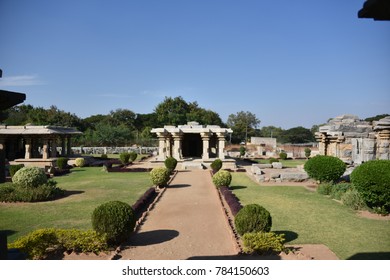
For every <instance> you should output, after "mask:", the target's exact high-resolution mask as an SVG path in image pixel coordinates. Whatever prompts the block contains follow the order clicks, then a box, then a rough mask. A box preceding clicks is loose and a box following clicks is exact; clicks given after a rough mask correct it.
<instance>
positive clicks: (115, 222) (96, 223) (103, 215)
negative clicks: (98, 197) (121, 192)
mask: <svg viewBox="0 0 390 280" xmlns="http://www.w3.org/2000/svg"><path fill="white" fill-rule="evenodd" d="M135 222H136V220H135V214H134V210H133V208H131V206H130V205H128V204H127V203H124V202H121V201H109V202H106V203H103V204H101V205H100V206H98V207H96V208H95V210H94V211H93V213H92V227H93V229H94V230H96V232H97V233H99V234H104V235H105V236H106V239H107V243H108V244H120V243H121V242H124V241H126V239H127V238H128V237H129V236H130V234H131V233H132V232H133V229H134V226H135Z"/></svg>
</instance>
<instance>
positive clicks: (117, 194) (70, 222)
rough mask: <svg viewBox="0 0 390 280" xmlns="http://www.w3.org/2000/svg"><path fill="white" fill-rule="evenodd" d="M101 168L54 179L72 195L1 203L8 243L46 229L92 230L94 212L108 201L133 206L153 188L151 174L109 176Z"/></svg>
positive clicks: (1, 219) (0, 214)
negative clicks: (31, 232) (24, 201)
mask: <svg viewBox="0 0 390 280" xmlns="http://www.w3.org/2000/svg"><path fill="white" fill-rule="evenodd" d="M101 170H102V168H101V167H88V168H73V169H72V173H71V174H69V175H67V176H62V177H55V180H56V181H57V182H58V187H60V188H62V189H64V190H66V191H68V193H69V195H68V196H67V197H65V198H61V199H58V200H55V201H48V202H37V203H0V230H5V231H8V232H9V233H12V234H11V235H9V236H8V241H9V242H12V241H14V240H15V239H16V238H17V237H20V236H22V235H25V234H26V233H28V232H30V231H32V230H35V229H39V228H45V227H58V228H78V229H90V228H91V227H92V226H91V214H92V212H93V210H94V209H95V208H96V207H97V206H98V205H100V204H101V203H104V202H106V201H110V200H120V201H124V202H126V203H129V204H130V205H132V204H133V203H134V202H135V201H136V200H137V199H138V198H139V197H140V196H141V195H142V194H143V193H144V192H145V191H146V190H147V189H148V188H149V187H151V186H152V182H151V180H150V176H149V173H147V172H144V173H133V172H131V173H106V172H103V171H101Z"/></svg>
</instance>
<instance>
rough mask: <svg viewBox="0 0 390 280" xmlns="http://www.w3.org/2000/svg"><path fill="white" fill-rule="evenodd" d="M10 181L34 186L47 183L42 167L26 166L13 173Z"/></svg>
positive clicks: (27, 186)
mask: <svg viewBox="0 0 390 280" xmlns="http://www.w3.org/2000/svg"><path fill="white" fill-rule="evenodd" d="M12 182H13V183H14V184H15V185H18V186H21V187H25V188H36V187H38V186H40V185H43V184H46V183H47V176H46V174H45V171H43V169H42V168H39V167H34V166H26V167H23V168H22V169H19V170H18V171H17V172H16V173H15V174H14V176H13V177H12Z"/></svg>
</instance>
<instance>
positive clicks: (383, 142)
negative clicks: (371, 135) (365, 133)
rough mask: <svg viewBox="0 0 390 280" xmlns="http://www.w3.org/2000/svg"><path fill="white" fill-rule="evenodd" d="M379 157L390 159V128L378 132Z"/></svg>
mask: <svg viewBox="0 0 390 280" xmlns="http://www.w3.org/2000/svg"><path fill="white" fill-rule="evenodd" d="M377 139H378V154H377V158H378V159H390V130H382V131H380V132H379V133H378V136H377Z"/></svg>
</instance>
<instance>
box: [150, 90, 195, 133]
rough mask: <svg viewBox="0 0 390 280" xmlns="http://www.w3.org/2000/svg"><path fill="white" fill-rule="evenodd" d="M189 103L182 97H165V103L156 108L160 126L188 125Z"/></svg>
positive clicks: (155, 111)
mask: <svg viewBox="0 0 390 280" xmlns="http://www.w3.org/2000/svg"><path fill="white" fill-rule="evenodd" d="M188 112H189V105H188V103H187V102H186V101H185V100H184V99H183V98H182V97H181V96H178V97H175V98H172V97H165V99H164V101H163V102H161V103H160V104H158V105H157V106H156V108H155V109H154V113H155V114H156V115H157V122H158V124H159V125H160V126H164V125H175V126H177V125H181V124H185V123H187V113H188Z"/></svg>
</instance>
